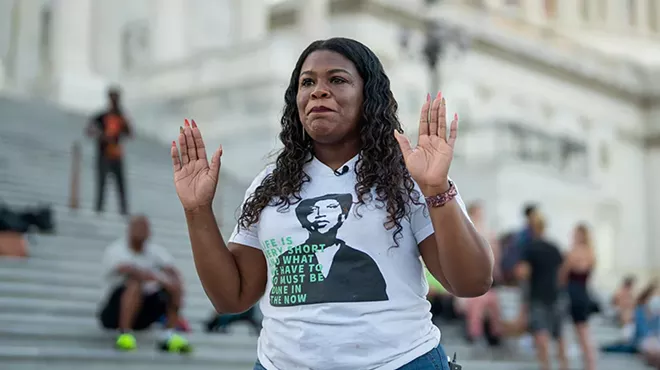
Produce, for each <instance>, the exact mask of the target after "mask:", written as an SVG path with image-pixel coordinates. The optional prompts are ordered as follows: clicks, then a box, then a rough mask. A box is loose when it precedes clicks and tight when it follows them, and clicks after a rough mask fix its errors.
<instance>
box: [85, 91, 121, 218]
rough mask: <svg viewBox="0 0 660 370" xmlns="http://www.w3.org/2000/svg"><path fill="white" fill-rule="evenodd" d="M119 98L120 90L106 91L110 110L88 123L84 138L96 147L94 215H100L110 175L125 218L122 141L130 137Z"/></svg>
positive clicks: (99, 114)
mask: <svg viewBox="0 0 660 370" xmlns="http://www.w3.org/2000/svg"><path fill="white" fill-rule="evenodd" d="M120 97H121V96H120V92H119V89H117V88H111V89H110V90H108V99H109V106H108V108H107V109H106V110H104V111H102V112H100V113H98V114H97V115H95V116H94V117H93V118H92V119H91V120H90V122H89V124H88V125H87V136H89V137H91V138H93V139H96V141H97V143H98V153H97V155H98V158H97V162H96V173H97V184H96V185H97V187H96V211H97V212H102V211H103V203H104V200H105V183H106V179H107V177H108V175H110V174H111V175H112V176H113V177H114V178H115V181H116V182H117V188H118V190H119V206H120V211H121V214H123V215H126V214H127V213H128V206H127V204H126V183H125V180H124V171H123V160H122V157H123V153H122V146H121V141H122V139H123V138H124V137H128V136H130V135H131V128H130V125H129V123H128V120H127V119H126V116H125V115H124V113H123V112H122V109H121V104H120Z"/></svg>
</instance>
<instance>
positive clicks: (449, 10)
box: [433, 0, 660, 97]
mask: <svg viewBox="0 0 660 370" xmlns="http://www.w3.org/2000/svg"><path fill="white" fill-rule="evenodd" d="M483 2H486V0H483ZM477 3H482V1H477ZM489 9H490V8H481V7H478V6H476V5H475V4H474V2H469V1H451V2H449V3H448V4H447V5H445V6H441V7H438V8H436V10H435V13H434V15H433V16H437V17H441V18H443V19H445V20H446V21H447V22H450V23H454V24H455V25H456V26H460V27H461V28H463V29H465V30H466V31H467V32H469V34H470V35H471V37H472V39H473V44H480V43H481V44H485V45H488V46H489V47H495V48H497V49H500V50H507V51H509V52H513V53H515V54H517V55H519V56H522V57H524V58H527V59H530V60H534V61H535V62H537V63H539V64H541V65H548V66H551V67H554V68H558V69H560V70H563V71H565V72H568V73H571V74H574V75H575V76H577V77H580V78H583V79H588V80H591V81H593V82H596V83H598V84H600V85H603V86H608V87H610V88H612V89H615V90H619V91H623V92H625V93H628V94H633V95H635V96H643V97H649V96H652V97H660V70H658V69H656V68H650V67H647V66H643V65H641V64H638V63H634V62H630V61H626V60H623V59H617V58H615V57H613V56H611V55H607V54H605V53H602V52H600V51H598V50H595V49H591V48H586V47H584V45H580V44H578V43H577V42H575V41H574V40H572V39H571V38H569V37H566V36H564V35H562V34H561V33H560V32H557V30H556V29H554V28H552V27H541V26H539V24H533V23H531V22H528V21H526V20H524V19H521V18H516V17H511V16H510V14H509V15H507V14H506V12H504V10H500V11H490V10H489Z"/></svg>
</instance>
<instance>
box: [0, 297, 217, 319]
mask: <svg viewBox="0 0 660 370" xmlns="http://www.w3.org/2000/svg"><path fill="white" fill-rule="evenodd" d="M98 309H99V304H98V303H97V302H74V301H66V300H52V299H43V298H10V297H0V313H22V314H25V315H32V314H52V315H59V316H74V317H78V316H86V317H95V316H96V313H97V311H98ZM211 313H213V309H212V308H211V306H210V305H209V307H200V306H197V307H190V306H189V305H186V306H185V307H184V309H183V316H184V317H185V318H186V319H188V320H191V321H197V322H199V321H203V320H205V319H207V318H208V317H209V316H210V314H211Z"/></svg>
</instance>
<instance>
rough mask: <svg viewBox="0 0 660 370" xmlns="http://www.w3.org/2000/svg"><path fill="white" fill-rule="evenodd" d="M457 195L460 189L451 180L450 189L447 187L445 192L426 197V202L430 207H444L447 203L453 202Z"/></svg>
mask: <svg viewBox="0 0 660 370" xmlns="http://www.w3.org/2000/svg"><path fill="white" fill-rule="evenodd" d="M456 195H458V191H456V187H455V186H454V183H453V182H452V181H451V180H449V189H447V191H445V192H444V193H441V194H438V195H432V196H430V197H426V204H428V205H429V206H430V207H442V206H444V205H445V204H447V203H449V202H451V200H452V199H454V198H456Z"/></svg>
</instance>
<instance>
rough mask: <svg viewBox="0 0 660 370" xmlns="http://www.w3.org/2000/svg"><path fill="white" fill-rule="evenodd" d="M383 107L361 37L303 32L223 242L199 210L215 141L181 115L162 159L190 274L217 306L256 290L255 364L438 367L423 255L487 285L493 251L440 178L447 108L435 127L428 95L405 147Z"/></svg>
mask: <svg viewBox="0 0 660 370" xmlns="http://www.w3.org/2000/svg"><path fill="white" fill-rule="evenodd" d="M264 83H268V82H264ZM396 111H397V103H396V101H395V100H394V97H393V95H392V92H391V90H390V84H389V79H388V78H387V76H386V75H385V72H384V70H383V66H382V65H381V63H380V61H379V60H378V58H377V57H376V55H375V54H374V53H373V52H372V51H371V50H369V48H367V47H366V46H364V45H363V44H361V43H359V42H357V41H355V40H350V39H345V38H332V39H329V40H323V41H316V42H314V43H312V44H311V45H310V46H309V47H308V48H307V49H306V50H305V51H304V52H303V53H302V55H301V56H300V58H299V60H298V62H297V64H296V66H295V68H294V71H293V73H292V76H291V80H290V84H289V87H288V88H287V90H286V92H285V107H284V113H283V117H282V120H281V124H282V131H281V133H280V139H281V141H282V143H283V144H284V148H283V149H282V151H281V153H280V154H279V156H278V157H277V160H276V162H275V164H274V165H271V166H268V167H267V168H266V169H265V170H264V171H262V173H261V174H259V175H258V176H257V177H256V179H255V180H254V181H253V183H252V185H251V186H250V187H249V188H248V190H247V192H246V196H245V200H244V203H243V207H242V212H241V215H240V217H239V220H238V225H237V227H236V228H235V230H234V232H233V233H232V235H231V236H230V237H229V240H228V242H227V243H225V241H224V240H223V237H222V235H221V234H220V232H219V229H218V225H217V222H216V219H215V217H214V215H213V211H212V207H211V204H212V201H213V197H214V195H215V189H216V186H217V183H218V175H219V169H220V157H221V155H222V148H219V149H218V150H217V151H216V152H215V153H214V154H213V156H212V158H211V160H210V162H209V161H208V160H207V155H206V149H205V147H204V141H203V139H202V135H201V133H200V130H199V127H198V126H197V124H196V122H195V121H192V122H189V121H188V120H185V121H184V122H185V128H184V127H182V128H181V129H180V134H179V138H178V147H177V143H176V142H173V143H172V148H171V157H172V163H173V169H174V182H175V186H176V190H177V194H178V196H179V199H180V201H181V203H182V206H183V208H184V212H185V215H186V218H187V224H188V230H189V233H190V239H191V244H192V249H193V256H194V260H195V266H196V268H197V273H198V274H199V276H200V279H201V281H202V284H203V286H204V289H205V291H206V293H207V295H208V296H209V298H210V299H211V301H212V302H213V304H214V305H215V307H216V309H217V310H218V311H219V312H241V311H245V310H247V309H248V308H250V307H251V306H252V305H253V304H255V303H256V302H257V301H258V300H259V299H260V298H262V297H263V299H261V302H260V308H261V311H262V313H263V328H262V331H261V335H260V337H259V342H258V349H257V357H258V361H257V363H256V364H255V369H267V370H298V369H300V370H302V369H314V370H324V369H332V370H349V369H350V370H355V369H380V370H393V369H413V368H414V369H420V370H424V369H448V368H449V364H448V360H447V356H446V354H445V353H444V351H443V349H442V346H441V345H440V344H439V342H440V331H439V329H438V328H437V327H436V326H434V325H433V323H432V322H431V313H430V304H429V302H428V301H427V300H426V297H425V296H426V294H427V292H428V284H427V282H426V279H425V276H424V270H423V264H422V262H423V263H424V265H426V266H427V267H428V269H429V271H430V272H431V273H432V274H433V276H434V277H435V278H437V279H438V281H440V282H441V283H442V284H443V285H444V286H445V288H447V290H448V291H449V292H450V293H452V294H455V295H457V296H464V297H474V296H479V295H482V294H484V293H485V292H486V291H488V289H489V288H490V285H491V283H492V279H493V277H492V272H493V255H492V251H491V249H490V247H489V245H488V243H487V241H486V240H485V239H484V238H483V237H482V236H481V235H480V234H479V233H478V231H477V230H476V229H475V228H474V226H473V225H472V223H471V221H470V219H469V217H468V216H467V214H466V211H465V206H464V205H463V202H462V201H461V198H460V196H459V195H458V192H457V190H456V187H455V185H454V183H453V182H452V181H451V180H450V179H449V177H448V171H449V166H450V163H451V160H452V157H453V148H454V143H455V141H456V134H457V124H458V117H457V116H456V115H454V119H453V121H452V122H451V125H450V126H449V127H448V125H447V119H446V103H445V100H444V98H442V96H441V94H440V93H438V95H437V96H436V97H435V98H434V99H433V101H432V99H431V96H430V94H429V95H427V101H426V103H424V105H423V106H422V113H421V118H420V123H419V140H418V144H417V146H416V147H415V148H413V147H411V145H410V143H409V141H408V139H407V138H406V137H405V136H403V134H402V129H401V124H400V122H399V121H398V119H397V112H396ZM236 124H239V123H236ZM448 133H449V135H447V134H448ZM420 256H421V258H420Z"/></svg>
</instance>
